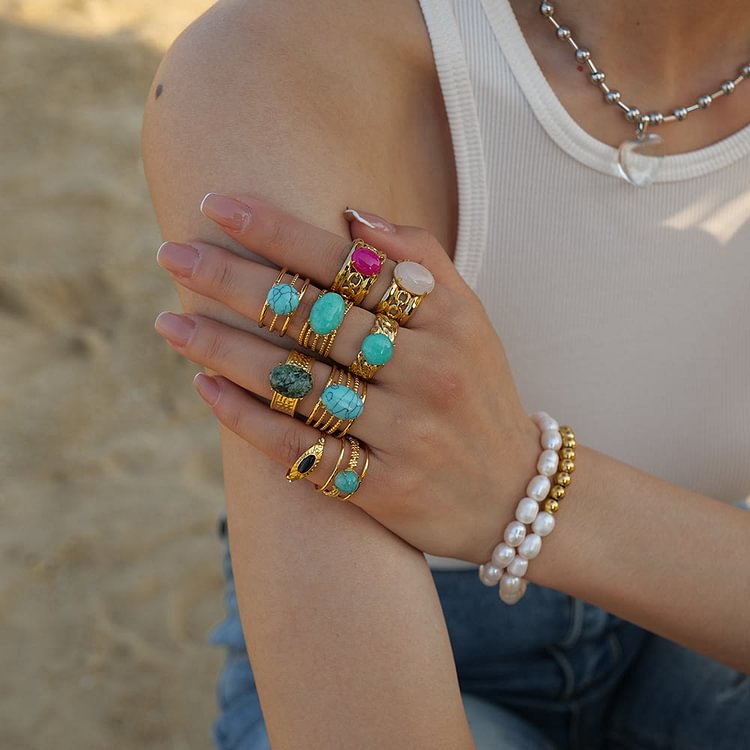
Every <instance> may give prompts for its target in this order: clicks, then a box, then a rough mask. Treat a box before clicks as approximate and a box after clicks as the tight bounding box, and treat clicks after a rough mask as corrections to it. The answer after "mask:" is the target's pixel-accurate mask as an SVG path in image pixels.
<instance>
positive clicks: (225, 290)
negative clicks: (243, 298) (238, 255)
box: [211, 259, 235, 297]
mask: <svg viewBox="0 0 750 750" xmlns="http://www.w3.org/2000/svg"><path fill="white" fill-rule="evenodd" d="M211 286H213V287H214V289H215V290H216V291H217V292H218V293H219V295H220V296H227V297H228V296H231V294H232V291H233V290H234V287H235V272H234V268H233V267H232V264H231V263H230V262H229V261H228V260H226V259H222V260H221V261H219V262H218V263H216V264H215V265H214V267H213V268H212V273H211Z"/></svg>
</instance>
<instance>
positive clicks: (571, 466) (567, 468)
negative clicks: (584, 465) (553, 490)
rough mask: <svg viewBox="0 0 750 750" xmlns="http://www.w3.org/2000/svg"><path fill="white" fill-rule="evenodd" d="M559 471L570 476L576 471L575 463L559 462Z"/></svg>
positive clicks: (568, 461) (566, 460) (567, 460)
mask: <svg viewBox="0 0 750 750" xmlns="http://www.w3.org/2000/svg"><path fill="white" fill-rule="evenodd" d="M560 469H561V470H562V471H564V472H565V473H566V474H572V473H573V472H574V471H575V470H576V464H575V461H571V460H570V459H565V460H564V461H560Z"/></svg>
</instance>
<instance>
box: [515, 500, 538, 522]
mask: <svg viewBox="0 0 750 750" xmlns="http://www.w3.org/2000/svg"><path fill="white" fill-rule="evenodd" d="M537 513H539V503H538V502H537V501H536V500H534V498H533V497H525V498H523V500H521V501H519V503H518V507H517V508H516V520H518V521H520V522H521V523H532V522H533V520H534V519H535V518H536V515H537Z"/></svg>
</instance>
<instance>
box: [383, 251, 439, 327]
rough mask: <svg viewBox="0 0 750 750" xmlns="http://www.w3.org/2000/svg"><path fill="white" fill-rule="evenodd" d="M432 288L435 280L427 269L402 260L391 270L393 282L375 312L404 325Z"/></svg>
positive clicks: (411, 261)
mask: <svg viewBox="0 0 750 750" xmlns="http://www.w3.org/2000/svg"><path fill="white" fill-rule="evenodd" d="M434 288H435V278H434V277H433V275H432V274H431V273H430V271H429V270H428V269H426V268H425V267H424V266H423V265H422V264H421V263H415V262H414V261H413V260H402V261H401V262H400V263H397V264H396V267H395V268H394V269H393V282H392V283H391V285H390V286H389V287H388V289H387V290H386V292H385V294H384V295H383V297H382V298H381V300H380V302H378V306H377V307H376V308H375V312H376V313H383V315H387V316H388V317H389V318H393V320H395V321H396V322H397V323H398V324H399V325H404V324H405V323H406V321H407V320H409V318H410V317H411V316H412V315H414V312H415V311H416V309H417V308H418V307H419V305H420V304H421V302H422V300H423V299H424V298H425V297H426V296H427V295H428V294H429V293H430V292H431V291H432V290H433V289H434Z"/></svg>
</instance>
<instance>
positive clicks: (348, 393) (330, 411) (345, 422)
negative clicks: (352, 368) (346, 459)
mask: <svg viewBox="0 0 750 750" xmlns="http://www.w3.org/2000/svg"><path fill="white" fill-rule="evenodd" d="M366 398H367V381H365V380H360V379H359V378H358V377H357V376H356V375H353V374H352V373H350V372H344V371H343V370H341V369H339V368H338V367H332V368H331V375H330V377H329V378H328V382H327V383H326V386H325V388H324V389H323V392H322V393H321V395H320V398H319V399H318V401H317V403H316V404H315V406H314V407H313V410H312V411H311V412H310V416H309V417H308V418H307V421H306V422H305V424H310V425H312V426H313V427H315V428H316V429H318V430H320V431H321V432H325V433H327V434H329V435H334V437H344V435H346V433H347V432H348V431H349V428H350V427H351V426H352V423H353V422H354V420H355V419H357V418H358V417H359V416H360V415H361V414H362V411H363V410H364V407H365V399H366Z"/></svg>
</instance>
